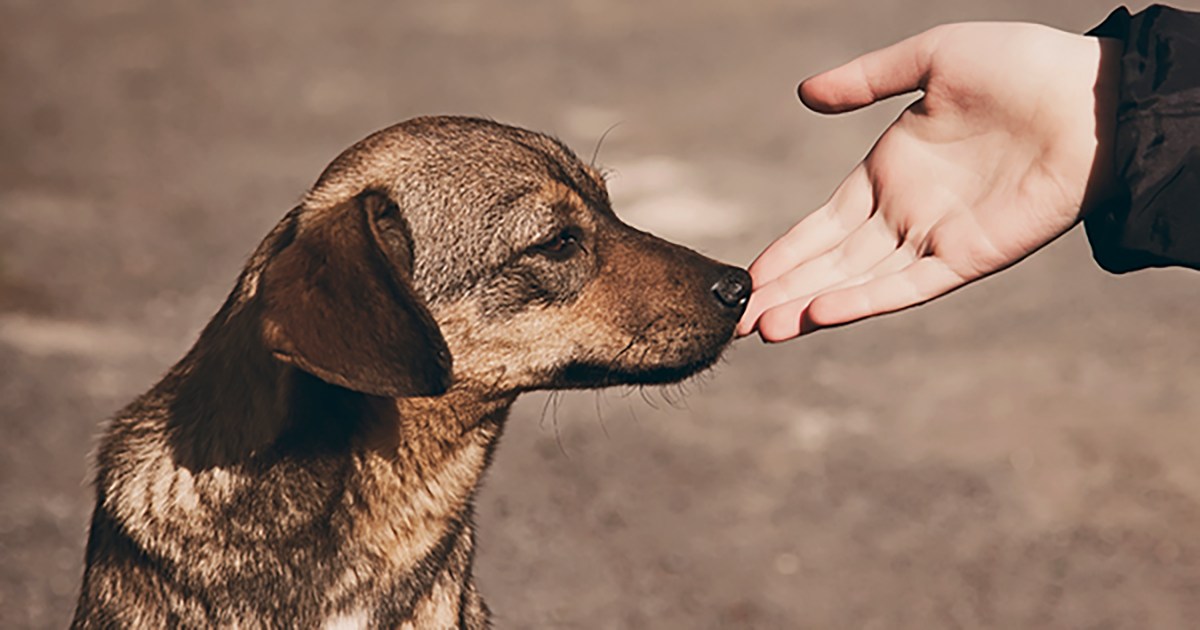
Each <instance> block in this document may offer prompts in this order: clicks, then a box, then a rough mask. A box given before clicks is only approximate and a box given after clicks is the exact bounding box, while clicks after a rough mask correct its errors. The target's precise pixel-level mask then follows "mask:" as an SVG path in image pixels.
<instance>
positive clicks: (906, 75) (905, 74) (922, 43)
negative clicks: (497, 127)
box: [798, 29, 937, 114]
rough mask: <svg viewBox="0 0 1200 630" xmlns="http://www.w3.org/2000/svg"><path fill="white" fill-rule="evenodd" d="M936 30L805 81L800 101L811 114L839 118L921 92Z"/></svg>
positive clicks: (931, 56)
mask: <svg viewBox="0 0 1200 630" xmlns="http://www.w3.org/2000/svg"><path fill="white" fill-rule="evenodd" d="M936 30H937V29H933V30H929V31H925V32H924V33H921V34H920V35H915V36H913V37H910V38H908V39H906V40H904V41H902V42H899V43H897V44H893V45H891V46H888V47H887V48H882V49H880V50H876V51H874V52H870V53H867V54H865V55H863V56H861V57H859V58H857V59H855V60H854V61H851V62H849V63H847V64H844V65H842V66H839V67H837V68H834V69H833V70H827V71H825V72H822V73H821V74H818V75H816V76H814V77H810V78H808V79H805V80H804V82H803V83H801V84H800V88H799V90H798V92H799V94H800V100H801V101H802V102H803V103H804V105H805V106H806V107H808V108H809V109H811V110H813V111H817V112H820V113H822V114H840V113H842V112H849V111H854V110H856V109H858V108H860V107H865V106H867V105H870V104H871V103H875V102H877V101H881V100H883V99H886V98H890V97H892V96H896V95H898V94H906V93H908V92H912V91H914V90H919V89H924V87H925V83H926V80H927V79H928V77H929V70H930V63H931V60H932V58H933V54H932V51H933V45H932V44H933V42H934V41H935V40H936V35H935V34H934V32H935V31H936Z"/></svg>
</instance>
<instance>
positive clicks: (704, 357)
mask: <svg viewBox="0 0 1200 630" xmlns="http://www.w3.org/2000/svg"><path fill="white" fill-rule="evenodd" d="M732 340H733V331H732V329H730V330H729V331H724V330H722V331H721V332H719V333H717V332H710V333H693V334H690V335H676V336H668V335H662V336H656V338H646V337H644V336H639V337H635V338H634V340H633V341H631V342H630V343H629V345H627V346H625V348H623V349H622V350H621V351H619V352H617V353H616V355H615V356H613V357H611V358H608V359H604V358H601V357H597V358H583V359H578V360H575V361H571V362H570V363H567V364H566V365H564V366H563V367H562V368H560V369H559V370H558V373H557V375H556V378H554V382H555V384H556V385H557V388H561V389H594V388H601V387H611V386H617V385H665V384H669V383H676V382H679V381H682V380H684V379H686V378H688V377H690V376H693V375H695V374H697V373H698V372H701V371H703V370H705V369H707V368H709V367H711V366H712V365H713V364H714V363H716V361H717V359H719V358H720V357H721V353H722V352H724V351H725V348H727V347H728V346H729V343H730V342H731V341H732Z"/></svg>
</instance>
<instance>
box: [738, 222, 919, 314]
mask: <svg viewBox="0 0 1200 630" xmlns="http://www.w3.org/2000/svg"><path fill="white" fill-rule="evenodd" d="M897 242H898V236H897V235H896V233H895V231H894V230H892V229H890V228H889V227H888V225H887V223H886V222H885V221H884V220H883V219H882V218H881V217H876V218H873V219H872V220H870V221H867V222H866V223H865V224H863V225H862V226H860V227H859V229H857V230H855V231H854V232H853V233H852V234H851V235H850V236H848V237H847V238H846V239H845V240H843V241H842V242H841V244H839V245H838V246H837V247H835V248H834V249H832V250H830V251H828V252H826V253H824V254H822V255H821V256H818V257H817V258H815V259H813V260H811V261H809V262H806V263H804V264H802V265H800V266H798V267H796V268H794V269H791V270H789V271H788V272H787V273H784V274H783V275H781V276H780V277H778V278H776V279H775V280H773V281H771V282H769V283H767V284H765V285H761V286H759V287H758V288H756V289H755V290H754V293H753V294H752V295H751V296H750V303H749V304H747V306H746V313H745V314H744V315H743V317H742V320H741V322H739V326H738V330H739V333H740V334H742V335H746V334H749V333H750V332H753V330H754V327H755V322H756V320H757V319H758V317H759V316H760V315H761V314H762V313H764V312H766V311H769V310H771V309H774V308H776V307H779V306H781V305H783V304H789V303H793V302H797V304H793V305H792V309H796V308H799V309H800V310H803V307H804V305H805V304H807V302H808V300H809V299H811V297H812V296H814V295H817V294H818V293H821V292H823V291H828V290H830V289H831V288H836V287H840V286H844V285H845V283H846V282H847V281H848V280H850V279H853V278H857V277H861V276H863V274H865V273H868V272H869V270H871V269H872V268H874V267H877V266H879V264H880V262H881V261H883V260H888V259H890V258H892V257H893V255H894V254H893V252H895V251H896V245H897ZM908 260H909V261H911V255H908ZM797 312H799V311H797ZM776 317H781V315H779V314H777V315H776ZM760 330H761V329H760Z"/></svg>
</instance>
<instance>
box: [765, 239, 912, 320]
mask: <svg viewBox="0 0 1200 630" xmlns="http://www.w3.org/2000/svg"><path fill="white" fill-rule="evenodd" d="M914 256H915V254H914V253H913V251H912V250H911V249H909V248H901V249H897V250H895V251H893V252H892V253H891V254H889V255H888V256H887V257H886V258H884V259H883V260H881V261H879V263H878V264H876V265H875V266H874V267H871V269H870V270H869V271H867V272H866V273H862V274H858V275H856V276H853V277H848V278H846V279H844V280H842V281H841V282H839V283H838V284H836V285H834V286H831V287H828V288H826V289H824V290H823V291H822V293H821V294H820V295H824V294H827V293H829V292H833V291H838V290H841V289H846V288H849V287H855V286H859V285H862V284H866V283H867V282H870V281H871V280H874V279H875V278H877V277H881V276H885V275H890V274H893V273H896V272H898V271H900V270H902V269H904V268H905V267H907V266H909V265H911V264H912V262H913V258H914ZM775 286H776V285H771V286H770V287H766V288H772V289H774V288H775ZM817 295H818V294H816V293H814V294H810V295H807V296H803V297H801V298H798V299H793V300H791V301H786V302H784V301H780V302H777V303H776V304H774V305H773V306H772V307H770V308H764V309H762V310H763V311H765V312H763V313H761V314H759V315H758V316H756V317H757V318H758V321H757V322H756V323H757V324H758V326H757V329H758V331H759V334H760V335H761V336H762V338H763V339H764V340H766V341H771V342H775V341H786V340H788V339H791V338H792V337H795V336H797V335H800V334H803V333H804V332H808V330H806V329H805V326H806V323H807V324H808V325H809V327H810V328H811V327H813V326H814V324H813V323H812V322H809V321H807V318H806V317H805V311H806V310H807V309H808V307H809V305H810V304H811V303H812V301H813V299H814V298H815V297H817ZM751 300H753V297H751ZM750 332H753V329H751V330H749V331H747V332H746V333H744V334H749V333H750Z"/></svg>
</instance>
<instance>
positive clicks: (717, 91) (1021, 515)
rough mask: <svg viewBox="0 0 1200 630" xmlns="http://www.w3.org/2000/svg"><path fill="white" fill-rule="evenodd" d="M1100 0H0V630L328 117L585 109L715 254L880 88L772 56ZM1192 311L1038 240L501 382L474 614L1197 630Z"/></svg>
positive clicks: (636, 185) (308, 176)
mask: <svg viewBox="0 0 1200 630" xmlns="http://www.w3.org/2000/svg"><path fill="white" fill-rule="evenodd" d="M1140 6H1141V5H1131V6H1130V8H1131V9H1135V10H1136V9H1137V8H1140ZM1183 6H1187V5H1186V4H1185V5H1183ZM1111 8H1112V5H1109V4H1107V3H1104V2H1099V1H1091V0H1089V1H1082V0H1078V1H1075V0H1071V1H1056V0H1049V1H1047V0H1040V1H1033V0H1016V1H1013V2H985V1H983V0H958V1H952V0H921V1H913V2H907V1H900V0H874V1H868V0H842V1H835V0H809V1H798V2H788V1H785V0H740V1H738V2H732V1H728V2H725V1H718V0H690V1H679V2H664V1H654V2H651V1H648V0H640V1H635V0H629V1H626V2H616V1H600V0H570V1H568V0H559V1H554V0H509V1H507V2H503V3H500V2H484V1H482V0H481V1H478V2H456V1H437V0H426V1H415V0H409V1H405V2H334V1H327V2H317V1H304V2H300V1H292V2H267V1H262V2H254V3H244V2H236V1H234V0H210V1H208V2H203V3H202V2H172V1H165V0H73V1H68V0H61V1H60V0H0V626H3V627H4V628H12V629H17V628H61V627H64V626H65V625H66V624H67V623H68V620H69V617H70V614H71V611H72V609H73V600H74V597H75V594H76V591H77V589H78V582H79V578H80V574H81V565H80V562H81V557H82V548H83V544H84V541H85V528H86V525H87V519H88V516H89V513H90V510H91V498H90V497H91V494H90V489H89V487H88V486H87V479H88V477H89V474H90V471H89V453H90V450H91V449H92V448H93V446H94V444H95V439H96V436H97V434H98V432H99V431H100V426H101V424H102V422H103V421H104V420H105V419H106V418H107V417H108V416H110V415H111V414H112V413H113V412H114V411H115V410H116V409H118V408H119V407H121V406H122V405H124V404H125V403H126V402H128V401H129V400H130V399H131V398H132V397H133V396H135V395H136V394H138V393H140V392H141V391H143V390H145V389H146V388H148V387H149V386H150V385H151V384H152V383H153V381H154V380H155V379H156V378H157V377H158V376H159V375H160V374H162V373H163V371H164V370H165V369H166V368H167V367H168V366H169V365H170V364H171V363H173V362H174V361H175V360H177V359H178V358H179V357H180V356H182V353H183V352H184V351H185V350H186V349H187V348H188V347H189V346H190V344H191V342H192V341H193V339H194V338H195V335H196V334H197V333H198V331H199V329H200V328H201V326H202V325H203V324H204V323H205V322H206V321H207V319H208V317H209V316H211V314H212V313H213V312H215V310H216V308H217V306H218V304H219V302H220V301H221V300H222V299H223V298H224V296H225V293H226V292H227V291H228V290H229V288H230V287H231V286H232V282H233V279H234V277H235V275H236V273H237V271H238V270H239V269H240V267H241V264H242V262H243V261H244V258H245V256H246V255H247V254H248V253H249V252H250V251H251V249H252V248H253V247H254V246H255V245H256V244H257V242H258V240H259V239H260V238H261V237H262V236H263V235H264V234H265V233H266V231H267V230H268V229H269V227H270V226H271V225H273V224H274V223H275V221H277V220H278V218H279V217H281V216H282V215H283V213H284V212H286V211H287V210H288V209H289V208H290V207H291V206H292V205H293V204H294V203H295V201H296V200H297V199H298V198H299V196H300V195H301V194H302V192H303V191H304V190H305V188H306V187H307V186H308V185H309V184H310V183H311V182H312V181H313V180H314V179H315V177H316V175H317V174H318V173H319V172H320V169H321V168H322V167H323V166H324V165H325V164H326V163H327V162H328V161H329V160H330V159H332V158H333V157H334V156H335V155H336V154H337V153H338V152H339V151H340V150H341V149H342V148H344V147H345V146H348V145H349V144H351V143H352V142H354V141H356V140H357V139H359V138H360V137H362V136H364V135H366V134H367V133H369V132H371V131H373V130H375V129H378V128H381V127H384V126H386V125H388V124H390V123H393V122H396V121H398V120H402V119H405V118H409V117H411V116H415V115H419V114H427V113H462V114H474V115H484V116H489V117H493V118H495V119H498V120H501V121H505V122H511V123H515V124H519V125H523V126H528V127H531V128H535V129H539V130H543V131H547V132H551V133H554V134H556V135H558V136H560V137H561V138H563V139H564V140H565V141H567V142H568V143H569V144H571V145H572V146H573V147H575V149H576V150H577V151H578V152H579V153H581V154H583V155H590V154H591V153H592V152H593V150H594V149H595V148H596V146H597V143H598V141H599V139H600V137H601V136H602V135H603V134H604V133H605V132H606V131H608V130H610V129H611V132H610V133H609V134H608V136H607V139H606V140H605V141H604V143H603V146H602V147H601V148H600V150H599V158H598V162H599V163H600V164H602V165H604V166H605V167H606V168H607V169H608V170H609V171H610V172H611V173H612V188H613V196H614V198H615V200H616V204H617V212H618V214H621V215H622V216H624V217H626V218H627V219H628V220H629V221H630V222H632V223H634V224H636V225H640V226H643V227H645V228H647V229H650V230H651V231H655V232H657V233H659V234H661V235H663V236H666V237H669V238H673V239H675V240H678V241H681V242H685V243H687V244H689V245H691V246H693V247H696V248H698V249H700V250H702V251H704V252H706V253H708V254H710V255H713V256H715V257H718V258H721V259H724V260H728V261H730V262H734V263H738V264H743V265H745V264H749V263H750V261H752V260H753V258H754V256H755V255H756V254H757V253H758V251H760V250H761V248H762V247H764V246H765V245H766V244H767V243H768V242H770V241H771V240H772V239H773V238H774V237H775V236H776V235H778V234H779V233H780V232H782V231H783V230H784V229H785V228H786V227H788V226H790V225H791V224H792V223H794V222H795V221H796V220H798V219H799V218H800V217H802V216H803V215H804V214H805V213H807V212H809V211H810V210H812V209H813V208H815V207H817V206H818V205H820V203H822V202H823V201H824V199H825V197H826V196H827V195H828V194H829V192H831V191H832V189H833V187H834V186H835V185H836V184H837V182H838V181H840V179H841V177H842V176H843V175H844V174H845V173H846V172H848V171H849V169H850V168H851V167H852V166H853V165H854V164H855V163H856V162H857V161H858V160H859V159H860V158H861V157H862V155H863V154H864V153H865V152H866V151H867V150H868V149H869V147H870V145H871V142H872V141H873V140H874V138H876V137H877V136H878V134H879V133H881V132H882V130H883V129H884V128H885V127H886V125H887V123H888V122H889V121H890V120H891V119H892V117H893V116H894V115H895V114H896V112H897V111H898V108H899V107H901V106H902V105H903V102H898V103H892V104H888V105H885V106H882V107H878V108H875V109H872V110H869V111H866V112H862V113H857V114H852V115H847V116H843V117H838V118H828V117H820V116H816V115H813V114H810V113H808V112H806V111H805V110H804V109H803V108H802V107H801V106H800V104H799V103H798V101H797V99H796V98H795V94H794V90H795V85H796V83H797V82H798V81H799V80H800V79H802V78H804V77H805V76H808V75H810V74H812V73H815V72H816V71H819V70H821V69H824V68H827V67H830V66H832V65H834V64H836V63H838V62H841V61H845V60H848V59H849V58H851V57H853V56H854V55H856V54H858V53H862V52H865V51H867V50H870V49H872V48H875V47H878V46H881V45H884V44H887V43H891V42H894V41H896V40H899V39H901V38H903V37H905V36H907V35H911V34H914V33H916V32H918V31H920V30H922V29H924V28H926V27H929V26H932V25H934V24H937V23H941V22H947V21H957V20H968V19H979V20H996V19H1003V20H1031V21H1039V22H1043V23H1047V24H1050V25H1053V26H1057V27H1060V28H1065V29H1070V30H1074V31H1083V30H1086V29H1087V28H1089V27H1091V26H1093V25H1095V24H1097V23H1099V22H1100V21H1101V20H1102V19H1103V18H1104V16H1105V15H1106V14H1107V13H1108V11H1109V10H1110V9H1111ZM1192 8H1200V5H1196V6H1193V7H1192ZM613 125H616V126H615V127H613ZM1198 310H1200V275H1197V274H1195V273H1192V272H1186V271H1180V270H1166V271H1149V272H1141V273H1135V274H1131V275H1128V276H1123V277H1116V276H1110V275H1106V274H1105V273H1104V272H1102V271H1101V270H1100V269H1098V268H1097V267H1096V266H1095V264H1094V263H1093V262H1092V261H1091V258H1090V254H1089V252H1088V249H1087V245H1086V242H1085V240H1084V238H1083V235H1082V233H1081V231H1079V230H1077V231H1075V232H1074V233H1072V234H1070V235H1068V236H1067V237H1065V238H1064V239H1062V240H1061V241H1059V242H1058V243H1056V244H1055V245H1053V246H1051V247H1049V248H1048V249H1047V250H1045V251H1044V252H1042V253H1040V254H1038V255H1036V256H1034V257H1033V258H1032V259H1030V260H1029V261H1027V262H1026V263H1024V264H1022V265H1020V266H1019V267H1017V268H1015V269H1013V270H1011V271H1009V272H1006V273H1004V274H1002V275H1000V276H999V277H996V278H994V279H991V280H988V281H985V282H983V283H980V284H979V285H977V286H973V287H970V288H968V289H966V290H963V291H960V292H958V293H956V294H954V295H952V296H950V297H948V298H947V299H944V300H940V301H938V302H937V303H935V304H933V305H929V306H926V307H922V308H918V309H915V310H912V311H909V312H906V313H903V314H898V315H893V316H889V317H885V318H881V319H879V320H876V321H873V322H869V323H864V324H860V325H855V326H850V327H847V328H842V329H838V330H832V331H825V332H822V333H820V334H817V335H814V336H812V337H811V338H805V339H803V340H799V341H794V342H790V343H787V344H783V345H779V346H766V345H763V344H761V343H760V342H759V341H757V340H756V339H750V340H744V341H741V342H739V343H738V344H736V346H735V347H734V348H733V349H732V351H730V352H729V353H728V355H727V357H726V359H725V360H724V361H723V362H722V363H721V364H720V365H719V366H718V367H717V368H716V369H715V370H713V371H712V372H710V373H708V374H707V375H705V376H704V377H702V378H699V379H697V380H694V381H692V382H690V383H688V384H686V385H684V386H681V387H672V388H665V389H662V390H644V391H638V390H635V391H621V390H613V391H607V392H603V393H599V394H596V393H591V392H584V393H572V394H565V395H560V396H555V397H552V398H551V397H547V396H545V395H531V396H528V397H527V398H525V399H523V400H521V401H520V402H519V403H518V405H517V407H516V408H515V410H514V412H513V414H512V418H511V420H510V421H509V425H508V428H507V433H506V436H505V438H504V440H503V444H502V446H501V448H500V451H499V455H498V458H497V460H496V462H495V465H494V467H493V469H492V470H491V472H490V474H489V475H488V477H487V481H486V485H485V487H484V489H483V490H482V492H481V494H480V496H479V500H478V509H479V519H478V520H479V527H480V529H481V536H480V550H479V557H478V562H477V575H478V577H479V582H480V587H481V590H482V591H483V593H484V595H485V597H486V599H487V601H488V603H489V605H490V606H491V608H492V609H493V610H494V612H495V617H496V625H497V627H498V628H513V629H515V628H614V629H616V628H631V629H632V628H689V629H693V628H813V629H818V628H819V629H826V628H839V629H841V628H855V629H859V628H861V629H864V630H888V629H902V628H903V629H914V630H915V629H929V628H961V629H972V628H1028V629H1038V628H1047V629H1049V628H1055V629H1058V628H1080V629H1083V628H1087V629H1097V630H1099V629H1105V630H1117V629H1131V630H1132V629H1146V628H1156V629H1159V628H1161V629H1181V630H1189V629H1195V628H1200V457H1197V453H1200V318H1198V317H1197V316H1196V313H1197V311H1198Z"/></svg>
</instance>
